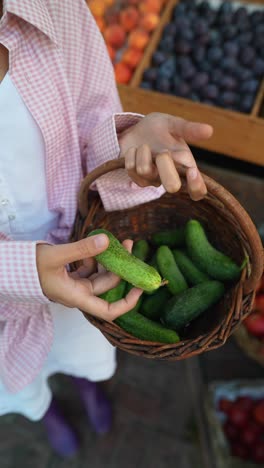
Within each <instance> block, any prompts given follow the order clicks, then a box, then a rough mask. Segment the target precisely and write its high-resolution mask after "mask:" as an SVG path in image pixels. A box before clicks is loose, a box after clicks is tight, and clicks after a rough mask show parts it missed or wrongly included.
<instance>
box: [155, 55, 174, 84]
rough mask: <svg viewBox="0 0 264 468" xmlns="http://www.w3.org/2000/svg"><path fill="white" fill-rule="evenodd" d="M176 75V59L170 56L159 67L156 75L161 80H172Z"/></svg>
mask: <svg viewBox="0 0 264 468" xmlns="http://www.w3.org/2000/svg"><path fill="white" fill-rule="evenodd" d="M175 73H176V59H175V57H173V56H171V57H169V58H168V59H167V60H165V62H164V63H163V64H162V65H161V66H160V67H159V70H158V74H159V77H162V78H168V79H170V78H172V77H173V76H174V75H175Z"/></svg>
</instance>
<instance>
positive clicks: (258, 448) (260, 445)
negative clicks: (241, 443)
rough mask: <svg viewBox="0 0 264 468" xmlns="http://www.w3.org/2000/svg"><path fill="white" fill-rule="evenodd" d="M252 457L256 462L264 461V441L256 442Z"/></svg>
mask: <svg viewBox="0 0 264 468" xmlns="http://www.w3.org/2000/svg"><path fill="white" fill-rule="evenodd" d="M252 458H253V460H254V462H255V463H264V441H261V442H257V443H256V445H255V447H254V448H253V450H252Z"/></svg>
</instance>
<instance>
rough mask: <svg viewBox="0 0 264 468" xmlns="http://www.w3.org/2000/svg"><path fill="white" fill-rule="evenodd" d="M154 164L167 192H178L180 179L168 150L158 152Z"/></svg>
mask: <svg viewBox="0 0 264 468" xmlns="http://www.w3.org/2000/svg"><path fill="white" fill-rule="evenodd" d="M156 165H157V169H158V173H159V176H160V180H161V183H162V185H163V187H164V188H165V190H166V191H167V192H169V193H175V192H178V190H179V189H180V188H181V179H180V176H179V174H178V172H177V169H176V167H175V164H174V161H173V159H172V157H171V154H170V153H169V152H168V151H164V153H160V154H158V155H157V156H156Z"/></svg>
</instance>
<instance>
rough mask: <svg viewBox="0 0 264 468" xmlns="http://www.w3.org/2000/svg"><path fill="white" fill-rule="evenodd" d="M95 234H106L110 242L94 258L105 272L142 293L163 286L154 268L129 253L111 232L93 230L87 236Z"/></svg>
mask: <svg viewBox="0 0 264 468" xmlns="http://www.w3.org/2000/svg"><path fill="white" fill-rule="evenodd" d="M96 234H106V235H107V236H108V238H109V241H110V242H109V246H108V248H107V249H106V250H104V252H102V253H100V254H98V255H96V257H95V258H96V260H97V261H98V262H99V263H100V264H101V265H103V266H104V267H105V268H106V270H108V271H112V272H113V273H115V274H116V275H118V276H120V278H122V279H124V280H126V281H127V282H128V283H131V284H133V286H135V287H137V288H140V289H143V290H144V291H154V290H155V289H158V288H159V287H160V286H162V285H163V284H164V283H163V282H162V279H161V277H160V275H159V273H158V272H157V271H156V270H155V268H153V267H151V266H149V265H148V264H147V263H144V262H142V260H140V259H139V258H137V257H135V256H134V255H133V254H131V253H129V252H128V251H127V250H126V249H125V247H123V245H122V244H121V243H120V242H119V241H118V240H117V238H116V237H115V236H113V234H111V232H109V231H107V230H106V229H95V230H94V231H92V232H90V233H89V234H88V236H93V235H96Z"/></svg>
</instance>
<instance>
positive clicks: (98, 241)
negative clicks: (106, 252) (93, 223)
mask: <svg viewBox="0 0 264 468" xmlns="http://www.w3.org/2000/svg"><path fill="white" fill-rule="evenodd" d="M107 239H108V238H107V236H106V235H105V234H98V235H97V236H95V237H94V243H95V246H96V247H97V248H98V249H100V248H101V247H105V246H106V245H107Z"/></svg>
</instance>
